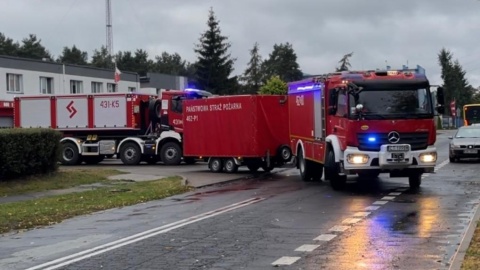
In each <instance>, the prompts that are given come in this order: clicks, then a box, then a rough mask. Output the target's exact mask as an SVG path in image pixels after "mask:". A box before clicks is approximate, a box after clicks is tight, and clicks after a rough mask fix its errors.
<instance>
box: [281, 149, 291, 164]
mask: <svg viewBox="0 0 480 270" xmlns="http://www.w3.org/2000/svg"><path fill="white" fill-rule="evenodd" d="M278 156H279V157H280V158H281V159H282V160H283V162H288V161H290V159H292V150H291V149H290V147H288V146H286V145H283V146H282V147H280V149H279V150H278Z"/></svg>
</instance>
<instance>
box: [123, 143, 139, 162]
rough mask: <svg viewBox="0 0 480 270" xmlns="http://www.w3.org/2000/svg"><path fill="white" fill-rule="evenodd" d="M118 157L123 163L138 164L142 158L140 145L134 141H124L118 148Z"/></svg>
mask: <svg viewBox="0 0 480 270" xmlns="http://www.w3.org/2000/svg"><path fill="white" fill-rule="evenodd" d="M120 159H121V160H122V162H123V164H125V165H138V164H140V161H141V160H142V153H141V151H140V147H139V146H138V145H137V144H136V143H134V142H127V143H125V144H124V145H123V146H122V148H121V149H120Z"/></svg>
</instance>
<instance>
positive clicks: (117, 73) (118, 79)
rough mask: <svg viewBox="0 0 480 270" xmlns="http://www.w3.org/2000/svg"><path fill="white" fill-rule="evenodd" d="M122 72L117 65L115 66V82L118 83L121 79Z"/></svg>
mask: <svg viewBox="0 0 480 270" xmlns="http://www.w3.org/2000/svg"><path fill="white" fill-rule="evenodd" d="M120 74H122V72H120V70H119V69H118V68H117V66H115V83H118V82H119V81H120Z"/></svg>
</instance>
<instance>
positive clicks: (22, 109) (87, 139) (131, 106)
mask: <svg viewBox="0 0 480 270" xmlns="http://www.w3.org/2000/svg"><path fill="white" fill-rule="evenodd" d="M208 96H211V94H210V93H208V92H206V91H180V90H171V91H163V92H161V95H160V96H158V97H157V96H151V95H148V94H133V93H132V94H119V93H108V94H89V95H53V96H46V95H42V96H21V97H16V98H15V100H14V111H15V114H14V127H17V128H32V127H43V128H54V129H57V130H59V131H60V132H62V134H63V138H62V140H61V143H62V158H61V162H62V163H63V164H65V165H75V164H80V163H82V162H85V163H88V164H96V163H99V162H101V161H102V160H103V159H104V158H105V157H112V156H114V155H116V156H117V158H120V159H121V160H122V162H123V163H124V164H126V165H136V164H139V163H140V162H142V161H144V162H148V163H151V164H154V163H156V162H158V161H159V160H161V161H162V162H164V163H165V164H168V165H177V164H180V163H181V162H182V156H183V154H182V130H183V128H182V124H183V122H182V107H181V104H182V101H183V100H184V99H189V98H204V97H208ZM184 161H185V162H187V163H193V162H195V160H192V159H184Z"/></svg>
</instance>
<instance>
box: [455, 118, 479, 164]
mask: <svg viewBox="0 0 480 270" xmlns="http://www.w3.org/2000/svg"><path fill="white" fill-rule="evenodd" d="M449 139H450V140H451V141H450V147H449V151H448V157H449V159H450V162H452V163H453V162H457V161H459V160H460V159H462V158H480V152H479V150H480V125H478V124H477V125H476V124H474V125H471V126H463V127H460V128H458V130H457V132H456V133H455V135H454V136H450V137H449Z"/></svg>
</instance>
